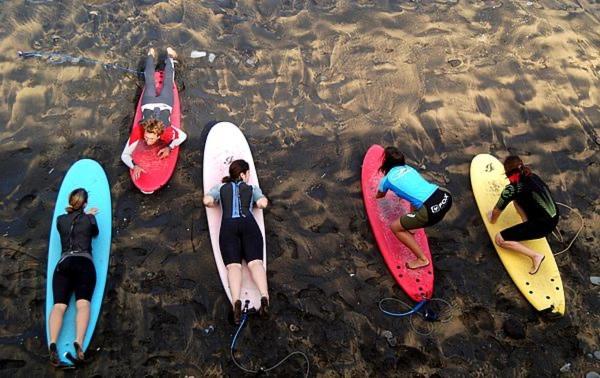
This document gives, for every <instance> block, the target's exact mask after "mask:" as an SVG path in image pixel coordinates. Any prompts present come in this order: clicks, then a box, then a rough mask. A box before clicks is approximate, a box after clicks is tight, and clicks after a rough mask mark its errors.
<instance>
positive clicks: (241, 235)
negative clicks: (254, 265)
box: [219, 217, 263, 265]
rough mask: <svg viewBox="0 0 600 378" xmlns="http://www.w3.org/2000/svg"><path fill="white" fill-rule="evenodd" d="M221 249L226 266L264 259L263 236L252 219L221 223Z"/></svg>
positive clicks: (231, 219)
mask: <svg viewBox="0 0 600 378" xmlns="http://www.w3.org/2000/svg"><path fill="white" fill-rule="evenodd" d="M219 247H220V248H221V256H222V257H223V262H224V263H225V265H229V264H241V263H242V259H244V260H246V262H247V263H249V262H250V261H253V260H262V258H263V236H262V233H261V232H260V228H259V227H258V224H256V221H255V220H254V218H252V217H245V218H244V217H241V218H228V219H223V221H222V222H221V232H220V234H219Z"/></svg>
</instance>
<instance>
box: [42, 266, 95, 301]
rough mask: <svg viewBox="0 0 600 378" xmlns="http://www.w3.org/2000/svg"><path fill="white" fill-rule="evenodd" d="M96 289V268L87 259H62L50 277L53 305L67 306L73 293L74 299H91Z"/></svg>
mask: <svg viewBox="0 0 600 378" xmlns="http://www.w3.org/2000/svg"><path fill="white" fill-rule="evenodd" d="M95 287H96V268H94V263H93V262H92V260H90V259H88V258H87V257H81V256H70V257H67V258H66V259H64V260H63V261H62V262H61V263H60V264H58V265H57V266H56V269H54V276H53V277H52V292H53V293H54V304H57V303H63V304H66V305H68V304H69V299H71V294H72V293H73V292H75V299H76V300H80V299H85V300H87V301H89V300H91V299H92V294H94V288H95Z"/></svg>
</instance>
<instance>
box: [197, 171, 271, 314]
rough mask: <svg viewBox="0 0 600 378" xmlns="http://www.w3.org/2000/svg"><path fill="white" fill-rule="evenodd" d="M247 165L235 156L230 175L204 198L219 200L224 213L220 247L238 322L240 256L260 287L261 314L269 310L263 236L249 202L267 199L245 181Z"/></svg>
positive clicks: (264, 204) (214, 202)
mask: <svg viewBox="0 0 600 378" xmlns="http://www.w3.org/2000/svg"><path fill="white" fill-rule="evenodd" d="M249 178H250V165H249V164H248V163H247V162H246V161H245V160H241V159H240V160H234V161H233V162H232V163H231V165H230V166H229V176H225V177H223V180H222V184H218V185H215V186H214V187H213V188H212V189H211V190H210V191H209V192H208V193H207V194H206V195H205V196H204V199H203V202H204V205H205V206H207V207H213V206H217V204H218V203H221V207H222V209H223V217H222V220H221V230H220V233H219V247H220V249H221V256H222V257H223V262H224V264H225V266H226V267H227V280H228V281H229V289H230V290H231V299H232V302H233V320H234V323H235V324H239V323H240V320H241V316H242V301H241V300H240V292H241V289H242V259H244V260H246V263H247V264H248V269H249V270H250V274H251V276H252V279H253V280H254V282H255V283H256V286H257V287H258V290H259V291H260V295H261V299H260V310H259V312H260V315H261V316H263V317H264V316H266V315H267V314H268V311H269V291H268V285H267V273H266V272H265V269H264V267H263V261H262V258H263V237H262V233H261V231H260V228H259V227H258V224H257V223H256V220H255V219H254V216H253V215H252V206H253V205H254V204H256V207H258V208H260V209H264V208H266V207H267V205H268V203H269V201H268V200H267V198H266V197H265V196H264V195H263V193H262V190H261V189H260V188H259V187H258V186H254V185H248V179H249Z"/></svg>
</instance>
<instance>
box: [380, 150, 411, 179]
mask: <svg viewBox="0 0 600 378" xmlns="http://www.w3.org/2000/svg"><path fill="white" fill-rule="evenodd" d="M404 164H406V161H405V159H404V154H403V153H402V152H400V150H399V149H397V148H396V147H386V148H385V150H384V151H383V156H382V163H381V167H379V170H380V171H381V172H383V174H384V175H387V174H388V172H389V171H390V170H391V169H392V168H394V167H397V166H400V165H404Z"/></svg>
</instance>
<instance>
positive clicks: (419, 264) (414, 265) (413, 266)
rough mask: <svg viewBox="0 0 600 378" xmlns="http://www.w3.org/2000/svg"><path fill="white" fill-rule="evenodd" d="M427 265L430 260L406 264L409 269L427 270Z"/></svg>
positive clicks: (417, 260)
mask: <svg viewBox="0 0 600 378" xmlns="http://www.w3.org/2000/svg"><path fill="white" fill-rule="evenodd" d="M427 265H429V260H427V259H416V260H413V261H409V262H407V263H406V267H407V268H408V269H419V268H425V267H426V266H427Z"/></svg>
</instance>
